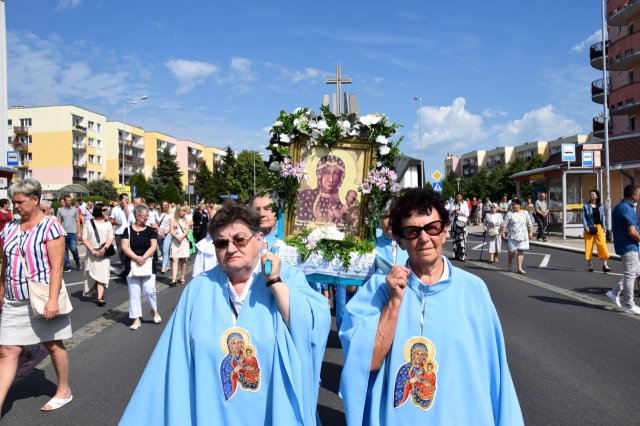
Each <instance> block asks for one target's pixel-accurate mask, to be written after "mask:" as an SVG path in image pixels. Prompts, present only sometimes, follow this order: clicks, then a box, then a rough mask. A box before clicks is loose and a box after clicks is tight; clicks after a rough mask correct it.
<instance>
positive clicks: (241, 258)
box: [120, 203, 331, 426]
mask: <svg viewBox="0 0 640 426" xmlns="http://www.w3.org/2000/svg"><path fill="white" fill-rule="evenodd" d="M209 232H210V235H211V237H212V238H213V243H214V246H215V248H216V257H217V259H218V266H216V267H215V268H213V269H211V270H209V271H207V272H206V273H203V274H201V275H199V276H198V277H196V278H194V279H193V280H192V281H191V282H190V283H189V286H188V287H187V288H186V289H185V291H184V293H183V295H182V297H181V299H180V302H179V303H178V306H177V307H176V310H175V312H174V314H173V316H172V317H171V319H170V320H169V323H168V324H167V327H166V329H165V331H164V332H163V334H162V336H161V337H160V340H159V342H158V345H157V346H156V349H155V350H154V352H153V355H152V356H151V359H150V360H149V364H148V365H147V368H146V369H145V371H144V373H143V375H142V378H141V379H140V382H139V383H138V386H137V388H136V390H135V392H134V394H133V396H132V398H131V400H130V401H129V405H128V406H127V409H126V411H125V413H124V415H123V417H122V419H121V421H120V424H122V425H136V426H137V425H178V424H194V425H195V424H220V425H226V424H250V423H254V424H260V425H262V424H264V425H272V424H278V425H315V424H316V421H317V413H316V411H317V408H316V407H317V400H318V389H319V385H320V367H321V364H322V357H323V354H324V349H325V346H326V342H327V336H328V334H329V327H330V321H331V317H330V313H329V308H328V306H327V303H326V301H325V300H324V298H323V297H322V296H321V295H319V294H317V293H315V292H314V291H313V290H312V289H311V288H309V285H308V284H307V281H306V279H305V277H304V275H303V274H302V272H300V271H299V270H298V269H297V268H294V267H291V266H289V265H286V264H282V265H281V263H280V259H279V258H278V257H277V256H276V255H275V254H273V253H271V252H269V253H266V254H264V255H261V254H260V249H261V247H262V244H263V241H262V240H263V234H262V233H261V232H260V215H259V214H258V212H257V211H256V210H255V209H252V208H249V207H246V206H242V205H239V204H235V203H229V204H226V205H225V206H223V208H222V209H221V210H220V211H219V212H218V213H216V215H215V216H214V218H213V220H212V222H211V224H210V227H209ZM267 261H270V262H271V263H272V266H271V271H270V273H269V274H265V272H264V269H265V268H264V263H265V262H267Z"/></svg>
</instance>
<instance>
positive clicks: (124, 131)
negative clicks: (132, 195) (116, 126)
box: [120, 95, 149, 192]
mask: <svg viewBox="0 0 640 426" xmlns="http://www.w3.org/2000/svg"><path fill="white" fill-rule="evenodd" d="M147 99H149V97H148V96H146V95H145V96H141V97H139V98H136V99H131V100H130V101H126V102H125V103H124V113H123V116H122V164H121V165H120V176H121V180H122V182H121V184H120V185H121V186H120V189H121V191H122V192H124V139H125V137H126V134H127V105H128V104H131V105H135V104H137V103H138V102H139V101H146V100H147Z"/></svg>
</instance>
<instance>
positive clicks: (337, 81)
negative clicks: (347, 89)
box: [326, 65, 351, 115]
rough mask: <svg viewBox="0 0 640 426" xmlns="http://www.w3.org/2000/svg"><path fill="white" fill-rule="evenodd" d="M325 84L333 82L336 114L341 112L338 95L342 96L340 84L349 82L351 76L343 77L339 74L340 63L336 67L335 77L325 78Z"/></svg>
mask: <svg viewBox="0 0 640 426" xmlns="http://www.w3.org/2000/svg"><path fill="white" fill-rule="evenodd" d="M326 84H335V85H336V111H337V113H336V115H340V114H342V109H341V106H340V97H341V96H342V88H341V85H342V84H351V78H349V77H345V78H342V75H341V74H340V65H338V66H337V67H336V78H328V79H327V80H326Z"/></svg>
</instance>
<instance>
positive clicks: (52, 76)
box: [7, 31, 135, 106]
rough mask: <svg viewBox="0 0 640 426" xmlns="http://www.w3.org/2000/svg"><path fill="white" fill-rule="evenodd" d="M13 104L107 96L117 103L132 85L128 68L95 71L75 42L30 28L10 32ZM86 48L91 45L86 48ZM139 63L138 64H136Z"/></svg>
mask: <svg viewBox="0 0 640 426" xmlns="http://www.w3.org/2000/svg"><path fill="white" fill-rule="evenodd" d="M7 48H8V54H7V57H8V60H9V63H8V68H9V69H8V78H9V89H10V93H9V95H10V103H11V104H12V105H14V104H17V105H29V106H32V105H51V104H59V103H64V102H73V103H77V102H78V101H85V102H86V101H89V100H95V99H103V100H106V101H107V102H109V103H117V102H118V101H119V100H121V99H122V98H123V97H124V93H126V91H127V90H128V89H129V88H131V86H132V83H130V82H129V79H130V76H129V75H128V73H127V72H125V71H119V70H117V69H113V68H111V69H109V70H108V71H95V70H94V69H92V66H99V64H98V65H96V64H95V63H94V62H91V65H90V64H89V63H88V62H87V61H86V60H85V57H84V56H83V55H82V54H79V53H78V49H77V46H76V45H75V44H74V43H68V42H66V41H65V40H63V39H61V38H60V37H58V36H54V37H50V38H49V39H43V38H40V37H38V36H36V35H35V34H33V33H29V32H20V33H18V32H15V31H10V32H9V33H8V34H7ZM82 51H83V52H86V51H87V49H83V50H82ZM134 66H135V65H134Z"/></svg>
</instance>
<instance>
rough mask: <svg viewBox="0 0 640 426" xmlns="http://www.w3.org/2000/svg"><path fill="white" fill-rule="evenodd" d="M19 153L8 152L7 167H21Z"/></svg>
mask: <svg viewBox="0 0 640 426" xmlns="http://www.w3.org/2000/svg"><path fill="white" fill-rule="evenodd" d="M19 165H20V159H19V158H18V151H7V166H19Z"/></svg>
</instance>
